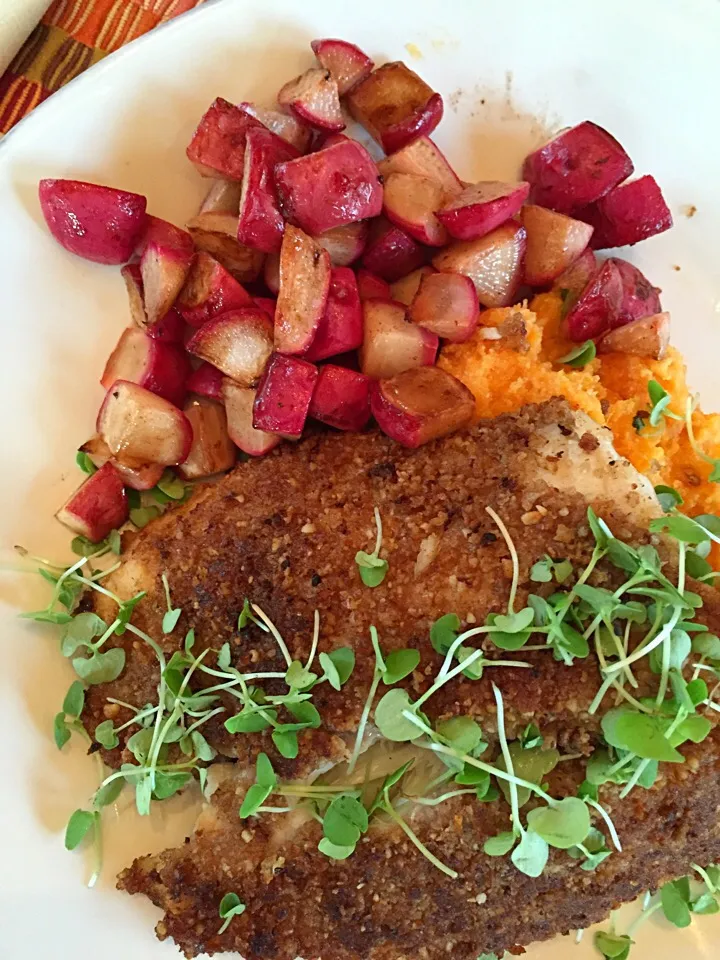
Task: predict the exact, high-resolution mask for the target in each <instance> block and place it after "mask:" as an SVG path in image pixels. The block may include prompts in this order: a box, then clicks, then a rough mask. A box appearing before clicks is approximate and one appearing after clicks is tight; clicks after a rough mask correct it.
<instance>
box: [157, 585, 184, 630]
mask: <svg viewBox="0 0 720 960" xmlns="http://www.w3.org/2000/svg"><path fill="white" fill-rule="evenodd" d="M162 585H163V590H164V591H165V600H166V602H167V613H166V614H165V615H164V617H163V622H162V631H163V633H172V632H173V630H174V629H175V627H176V626H177V622H178V620H179V619H180V616H181V614H182V610H181V609H180V608H179V607H173V605H172V600H171V599H170V584H169V583H168V578H167V574H166V573H163V575H162Z"/></svg>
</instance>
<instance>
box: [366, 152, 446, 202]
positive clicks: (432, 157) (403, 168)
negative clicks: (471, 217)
mask: <svg viewBox="0 0 720 960" xmlns="http://www.w3.org/2000/svg"><path fill="white" fill-rule="evenodd" d="M378 170H379V171H380V173H381V174H382V175H383V177H389V176H390V174H391V173H412V174H414V175H415V176H416V177H427V178H428V179H429V180H435V182H436V183H438V184H439V185H440V186H441V187H442V191H443V196H444V197H445V198H446V199H447V198H449V197H455V196H457V195H458V194H460V193H462V190H463V185H462V183H461V181H460V178H459V177H458V175H457V174H456V173H455V171H454V170H453V168H452V167H451V166H450V164H449V163H448V161H447V159H446V157H445V154H444V153H443V152H442V150H440V148H439V147H438V146H437V145H436V144H435V143H434V142H433V141H432V140H430V139H429V138H428V137H418V138H417V140H413V142H412V143H409V144H408V145H407V146H406V147H403V148H402V149H401V150H398V151H397V152H396V153H391V154H390V156H389V157H386V158H385V159H384V160H381V161H380V163H379V164H378Z"/></svg>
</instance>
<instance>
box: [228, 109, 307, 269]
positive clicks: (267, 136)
mask: <svg viewBox="0 0 720 960" xmlns="http://www.w3.org/2000/svg"><path fill="white" fill-rule="evenodd" d="M299 155H300V154H299V152H298V151H297V150H296V149H295V147H291V146H290V144H289V143H286V142H285V141H284V140H282V139H281V138H280V137H277V136H275V134H274V133H271V132H270V131H269V130H264V129H262V128H259V129H257V130H248V134H247V137H246V140H245V165H244V168H243V169H244V175H243V182H242V194H241V196H240V206H239V213H238V233H237V238H238V240H239V241H240V243H242V244H245V246H248V247H253V248H254V249H255V250H262V252H263V253H277V252H278V251H279V250H280V246H281V244H282V236H283V231H284V229H285V221H284V220H283V218H282V214H281V213H280V208H279V204H278V198H277V190H276V188H275V167H276V166H277V164H278V163H284V162H285V161H286V160H293V159H295V157H298V156H299Z"/></svg>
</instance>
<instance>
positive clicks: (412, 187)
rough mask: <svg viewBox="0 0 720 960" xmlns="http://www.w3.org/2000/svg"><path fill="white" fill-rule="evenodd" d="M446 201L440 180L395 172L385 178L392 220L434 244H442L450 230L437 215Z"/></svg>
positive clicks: (386, 201)
mask: <svg viewBox="0 0 720 960" xmlns="http://www.w3.org/2000/svg"><path fill="white" fill-rule="evenodd" d="M442 203H443V189H442V187H441V186H440V185H439V184H438V183H437V181H436V180H430V179H428V178H427V177H417V176H415V174H412V173H391V174H390V176H389V177H388V178H387V179H386V180H385V187H384V192H383V212H384V213H385V216H386V217H387V218H388V220H390V221H392V223H394V224H396V225H397V226H399V227H401V228H402V229H403V230H405V231H406V233H409V234H410V236H411V237H414V238H415V239H416V240H419V241H420V243H425V244H427V245H428V246H430V247H442V246H443V245H444V244H445V243H447V241H448V232H447V230H446V229H445V227H444V226H443V225H442V224H441V223H440V221H439V220H438V218H437V217H436V216H435V213H436V211H437V210H439V209H440V207H441V206H442Z"/></svg>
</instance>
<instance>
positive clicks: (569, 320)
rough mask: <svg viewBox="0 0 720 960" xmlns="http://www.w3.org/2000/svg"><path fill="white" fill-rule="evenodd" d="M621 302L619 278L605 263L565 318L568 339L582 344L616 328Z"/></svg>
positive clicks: (620, 280)
mask: <svg viewBox="0 0 720 960" xmlns="http://www.w3.org/2000/svg"><path fill="white" fill-rule="evenodd" d="M622 300H623V282H622V276H621V274H620V271H619V270H618V268H617V266H616V265H615V264H614V263H613V262H612V260H606V261H605V263H603V264H601V265H600V267H598V269H597V270H596V271H595V273H594V274H593V275H592V276H591V277H590V279H589V280H588V282H587V284H586V286H585V288H584V290H583V291H582V293H581V294H580V296H579V297H578V299H577V302H576V303H575V305H574V306H573V308H572V309H571V310H570V312H569V313H568V314H567V316H566V317H565V329H566V332H567V336H568V338H569V339H570V340H574V341H575V342H576V343H583V341H585V340H595V339H596V338H597V337H601V336H602V335H603V334H604V333H607V331H608V330H611V329H612V328H613V327H615V326H616V325H617V320H618V316H619V313H620V306H621V304H622Z"/></svg>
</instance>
